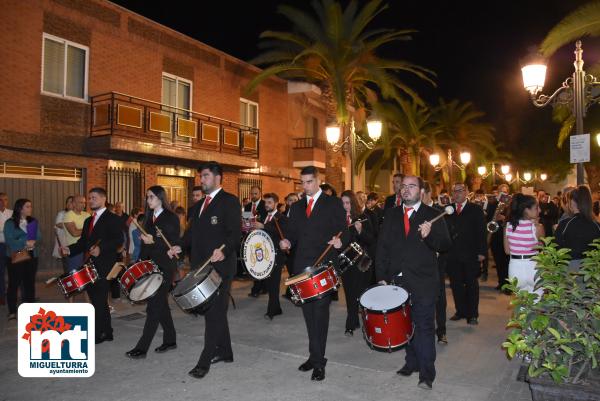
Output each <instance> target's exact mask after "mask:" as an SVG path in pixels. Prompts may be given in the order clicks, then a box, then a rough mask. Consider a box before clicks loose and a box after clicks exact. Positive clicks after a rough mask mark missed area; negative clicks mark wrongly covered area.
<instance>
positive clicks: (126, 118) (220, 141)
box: [87, 92, 259, 168]
mask: <svg viewBox="0 0 600 401" xmlns="http://www.w3.org/2000/svg"><path fill="white" fill-rule="evenodd" d="M91 105H92V118H91V128H90V137H89V139H88V141H87V147H88V150H89V151H92V152H99V153H106V154H110V155H111V156H112V157H114V156H115V153H118V154H120V156H122V157H125V158H131V159H133V158H135V159H136V160H139V159H147V160H157V159H161V161H165V162H169V161H176V160H188V161H195V162H198V161H207V160H218V161H220V162H221V163H223V164H227V165H231V166H236V167H241V168H253V167H256V166H257V165H258V154H259V153H258V152H259V145H258V144H259V131H258V129H256V128H251V127H246V126H243V125H240V124H238V123H235V122H232V121H228V120H225V119H222V118H218V117H213V116H209V115H205V114H200V113H196V112H194V111H190V110H183V109H179V108H177V107H172V106H168V105H164V104H161V103H157V102H153V101H150V100H146V99H142V98H138V97H134V96H130V95H125V94H122V93H118V92H110V93H106V94H102V95H98V96H94V97H92V99H91ZM173 159H176V160H173Z"/></svg>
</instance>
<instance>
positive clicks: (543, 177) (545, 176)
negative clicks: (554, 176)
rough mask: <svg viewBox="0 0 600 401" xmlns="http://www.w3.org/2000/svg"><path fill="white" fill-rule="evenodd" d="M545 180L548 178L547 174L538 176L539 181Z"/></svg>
mask: <svg viewBox="0 0 600 401" xmlns="http://www.w3.org/2000/svg"><path fill="white" fill-rule="evenodd" d="M547 178H548V174H546V173H542V174H540V180H542V181H546V179H547Z"/></svg>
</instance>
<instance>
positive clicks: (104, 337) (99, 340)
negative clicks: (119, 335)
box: [96, 333, 113, 344]
mask: <svg viewBox="0 0 600 401" xmlns="http://www.w3.org/2000/svg"><path fill="white" fill-rule="evenodd" d="M112 340H113V336H112V334H111V335H108V334H106V333H102V334H100V335H99V336H98V337H96V344H101V343H103V342H104V341H112Z"/></svg>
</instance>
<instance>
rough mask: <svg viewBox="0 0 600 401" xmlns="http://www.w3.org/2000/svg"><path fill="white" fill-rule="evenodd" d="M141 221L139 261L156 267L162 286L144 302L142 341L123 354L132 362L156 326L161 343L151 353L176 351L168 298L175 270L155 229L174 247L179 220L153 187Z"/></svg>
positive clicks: (161, 190)
mask: <svg viewBox="0 0 600 401" xmlns="http://www.w3.org/2000/svg"><path fill="white" fill-rule="evenodd" d="M144 221H145V223H144V230H145V231H146V233H147V235H146V234H141V235H140V237H141V239H142V249H141V253H140V258H141V260H147V259H150V260H152V261H154V262H155V263H156V264H157V265H158V268H159V269H160V270H161V271H162V273H163V282H162V284H161V286H160V288H159V289H158V291H157V293H156V294H154V296H152V297H150V299H148V303H147V305H146V322H145V323H144V331H143V333H142V337H140V339H139V340H138V342H137V344H136V346H135V348H133V349H132V350H130V351H127V352H126V353H125V354H126V355H127V356H128V357H130V358H134V359H137V358H145V357H146V353H147V352H148V348H149V347H150V344H151V343H152V339H153V338H154V334H156V330H157V329H158V325H159V323H160V325H161V327H162V329H163V342H162V345H160V346H159V347H157V348H156V349H155V350H154V351H155V352H158V353H162V352H166V351H169V350H171V349H175V348H177V343H176V342H175V326H174V325H173V318H172V316H171V309H170V308H169V298H168V296H169V289H170V288H171V281H172V279H173V274H174V273H175V270H176V268H177V261H176V259H175V258H174V257H173V254H172V253H171V254H169V253H170V252H169V251H170V250H169V247H168V246H167V245H166V242H165V241H163V240H162V239H161V238H160V234H158V232H157V227H158V229H159V230H160V231H161V233H162V235H164V236H165V238H166V239H167V241H168V242H169V243H170V244H178V243H179V218H178V217H177V215H176V214H175V213H173V212H172V211H171V210H169V201H168V199H167V193H166V192H165V189H164V188H163V187H161V186H158V185H155V186H152V187H150V188H148V191H147V192H146V217H145V219H144Z"/></svg>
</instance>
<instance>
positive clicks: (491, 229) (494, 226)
mask: <svg viewBox="0 0 600 401" xmlns="http://www.w3.org/2000/svg"><path fill="white" fill-rule="evenodd" d="M510 199H511V196H510V195H502V196H501V197H500V201H499V202H498V207H496V211H495V212H494V216H493V217H492V220H491V221H490V222H489V223H487V225H486V229H487V231H488V233H490V234H493V233H495V232H497V231H498V230H499V229H500V224H498V222H497V221H496V220H497V219H498V215H500V214H505V212H506V208H507V207H508V204H509V203H510Z"/></svg>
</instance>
